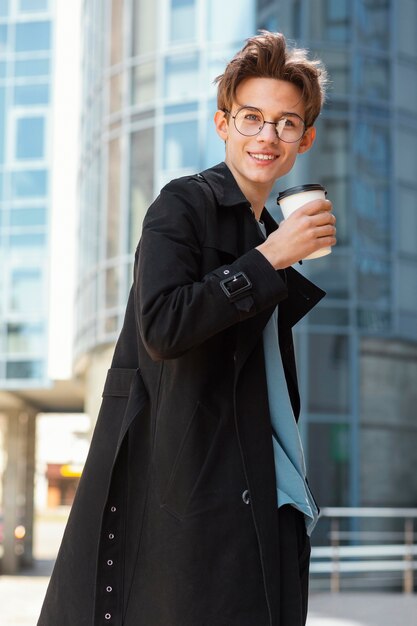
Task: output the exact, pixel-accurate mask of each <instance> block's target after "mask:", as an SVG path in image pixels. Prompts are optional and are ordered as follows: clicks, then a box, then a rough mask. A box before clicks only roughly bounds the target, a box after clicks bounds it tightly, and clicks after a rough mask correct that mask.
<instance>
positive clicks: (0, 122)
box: [0, 87, 7, 163]
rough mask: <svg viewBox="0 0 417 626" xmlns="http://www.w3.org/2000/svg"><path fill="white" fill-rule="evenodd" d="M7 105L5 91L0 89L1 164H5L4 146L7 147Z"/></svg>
mask: <svg viewBox="0 0 417 626" xmlns="http://www.w3.org/2000/svg"><path fill="white" fill-rule="evenodd" d="M6 110H7V109H6V104H5V89H4V88H3V87H0V163H3V162H4V146H5V132H4V122H5V118H6V115H5V113H6Z"/></svg>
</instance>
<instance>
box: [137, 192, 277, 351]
mask: <svg viewBox="0 0 417 626" xmlns="http://www.w3.org/2000/svg"><path fill="white" fill-rule="evenodd" d="M183 184H184V183H182V185H183ZM205 204H207V203H206V201H205V198H204V194H203V192H202V191H200V190H199V189H198V188H197V189H196V185H194V186H193V188H192V189H190V190H188V189H187V193H184V188H183V187H182V186H181V184H180V182H179V181H176V182H173V183H170V184H169V185H167V186H166V187H165V188H164V189H163V190H162V191H161V194H160V196H159V197H158V198H157V200H156V201H155V202H154V203H153V204H152V206H151V207H150V208H149V210H148V213H147V215H146V217H145V220H144V223H143V230H142V237H141V240H140V242H139V245H138V248H137V251H136V261H135V278H134V290H135V305H136V306H135V309H136V322H137V324H138V328H139V333H140V336H141V339H142V341H143V342H144V345H145V348H146V350H147V351H148V353H149V355H150V356H151V358H152V359H154V360H162V359H172V358H176V357H179V356H181V355H182V354H184V353H185V352H187V351H188V350H190V349H192V348H194V347H196V346H198V345H200V344H201V343H203V342H204V341H205V340H206V339H209V338H210V337H212V336H213V335H215V334H216V333H219V332H221V331H222V330H224V329H226V328H228V327H229V326H231V325H233V324H236V323H238V322H240V321H242V320H244V319H247V318H249V317H252V316H254V315H256V314H257V313H259V312H260V311H262V310H263V309H265V308H266V307H269V306H272V305H276V304H277V303H278V302H279V301H280V300H282V299H284V298H286V297H287V288H286V285H285V282H284V281H283V279H282V278H281V277H280V275H279V273H278V272H277V271H275V269H274V268H273V267H272V265H271V264H270V263H269V262H268V261H267V260H266V259H265V257H264V256H263V255H262V254H261V253H260V252H259V251H258V250H256V249H253V250H250V251H248V252H247V253H246V254H243V255H242V256H240V257H239V258H238V259H236V261H234V262H233V263H230V264H228V265H222V266H220V267H218V268H216V269H214V270H213V271H211V272H209V273H207V274H205V275H204V276H201V270H200V267H201V259H202V253H203V241H204V232H205V221H206V220H205V216H206V208H205Z"/></svg>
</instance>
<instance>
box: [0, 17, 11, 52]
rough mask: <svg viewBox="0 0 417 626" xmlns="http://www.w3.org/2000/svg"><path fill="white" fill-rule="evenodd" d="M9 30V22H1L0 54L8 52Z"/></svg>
mask: <svg viewBox="0 0 417 626" xmlns="http://www.w3.org/2000/svg"><path fill="white" fill-rule="evenodd" d="M8 31H9V28H8V26H7V24H0V54H2V53H5V52H7V38H8Z"/></svg>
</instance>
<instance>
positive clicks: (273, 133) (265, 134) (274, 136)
mask: <svg viewBox="0 0 417 626" xmlns="http://www.w3.org/2000/svg"><path fill="white" fill-rule="evenodd" d="M256 138H257V140H258V141H270V142H271V143H277V142H278V141H279V137H278V133H277V130H276V127H275V124H270V123H269V122H265V123H264V125H263V128H262V130H261V131H260V132H259V133H258V135H257V137H256Z"/></svg>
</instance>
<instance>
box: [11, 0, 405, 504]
mask: <svg viewBox="0 0 417 626" xmlns="http://www.w3.org/2000/svg"><path fill="white" fill-rule="evenodd" d="M313 5H314V6H313ZM160 16H163V19H159V17H160ZM84 28H85V32H84V41H85V43H86V46H85V49H86V50H87V51H88V53H87V54H86V55H85V58H84V103H83V120H82V141H83V148H82V161H81V170H80V174H81V176H80V180H81V195H80V198H81V219H80V240H81V248H80V255H79V256H80V264H79V277H78V294H77V303H78V310H77V315H78V322H77V337H76V352H77V354H78V356H82V355H83V354H85V353H88V352H89V351H90V350H93V349H94V348H96V347H99V346H101V345H103V344H111V343H112V342H113V341H114V340H115V339H116V337H117V334H118V332H119V329H120V327H121V323H122V318H123V314H124V311H125V305H126V300H127V293H128V289H129V287H130V284H131V276H132V267H131V265H132V258H133V252H134V250H135V246H136V244H137V241H138V239H139V236H140V227H141V222H142V218H143V216H144V213H145V211H146V209H147V207H148V206H149V204H150V203H151V202H152V200H153V198H154V197H155V196H156V195H157V194H158V192H159V190H160V188H161V186H162V185H163V184H164V183H165V182H166V181H167V180H170V179H171V178H173V177H176V176H181V175H185V174H188V173H191V172H195V171H199V170H201V169H204V168H205V167H209V166H210V165H213V164H214V163H216V162H218V161H220V160H222V158H223V157H224V149H223V146H222V144H221V142H220V141H219V140H218V138H217V137H216V135H215V132H214V129H213V123H212V116H213V113H214V111H215V109H216V101H215V88H214V86H213V85H212V81H213V79H214V78H215V77H216V76H217V75H218V74H219V73H221V72H222V71H223V69H224V65H225V62H226V61H227V60H228V59H230V57H231V56H232V54H233V53H234V51H235V50H236V49H238V48H239V47H240V46H241V44H242V41H243V40H244V39H245V38H246V37H248V36H251V35H253V34H254V33H256V31H257V30H258V29H259V28H267V29H269V30H280V31H282V32H284V33H285V34H286V36H287V37H288V38H289V39H294V40H296V42H297V44H298V45H299V46H301V47H303V46H305V47H307V48H309V49H310V50H311V51H312V53H313V55H317V56H318V57H319V58H322V59H323V60H324V62H325V63H326V65H327V67H328V70H329V74H330V79H331V85H330V89H329V96H328V101H327V103H326V105H325V108H324V111H323V113H322V115H321V116H320V118H319V120H318V122H317V140H316V143H315V146H314V147H313V150H312V151H311V153H307V154H305V155H302V156H301V157H300V158H299V160H298V161H297V164H296V166H295V168H294V170H293V172H291V173H290V174H289V175H288V176H287V177H285V179H283V180H281V181H279V184H278V185H277V188H276V190H274V194H273V195H272V196H271V199H270V202H269V203H268V206H269V207H270V208H271V210H272V211H273V212H274V213H275V215H276V216H277V217H278V218H279V219H280V213H279V211H278V209H277V207H276V202H275V198H276V195H277V193H278V191H279V190H282V189H283V188H285V187H289V186H292V185H296V184H299V183H305V182H321V183H322V184H324V185H325V186H326V188H327V190H328V195H329V198H331V199H332V201H333V204H334V208H335V213H336V216H337V220H338V245H337V247H336V248H335V249H334V250H333V252H332V254H331V255H330V256H328V257H323V258H321V259H318V260H315V261H311V262H308V263H305V264H304V265H303V266H302V270H301V271H303V272H304V273H305V274H306V275H307V276H308V277H310V278H311V280H313V281H314V282H316V283H317V284H318V285H320V286H321V287H323V288H324V289H325V290H326V291H327V297H326V299H325V300H324V301H323V302H322V303H320V305H319V306H318V307H317V308H316V309H315V310H314V311H313V312H312V314H311V315H309V316H308V318H307V319H306V320H303V321H302V322H301V323H300V324H299V325H297V328H296V344H297V345H296V348H297V352H298V362H299V376H300V387H301V394H302V398H303V399H304V404H303V419H302V436H303V438H304V440H305V445H306V454H307V460H308V464H309V472H310V477H311V483H312V486H313V490H314V491H315V493H316V495H317V498H318V500H319V502H320V503H321V504H322V505H323V506H325V505H331V504H334V505H336V504H338V505H342V504H343V505H352V506H353V505H360V504H366V503H371V504H388V503H389V500H390V498H391V496H392V494H393V493H394V492H396V490H401V485H400V484H396V483H392V484H391V483H390V481H386V485H390V486H389V489H391V491H389V490H388V491H387V492H386V493H387V494H388V495H387V496H386V498H385V499H382V498H380V499H379V500H378V497H379V496H378V494H380V493H382V491H383V489H382V488H381V489H379V487H378V486H375V483H371V482H369V481H368V482H367V479H366V476H369V472H368V469H367V468H369V467H370V465H371V463H372V444H371V445H370V447H369V448H366V447H365V442H368V440H369V441H370V440H371V438H372V435H375V436H376V437H378V436H380V438H381V440H383V441H388V440H389V437H387V436H386V435H387V431H386V430H384V428H385V426H384V427H383V426H381V425H380V426H377V423H378V420H377V419H376V418H375V412H380V413H381V414H383V413H384V410H386V406H388V404H387V402H384V405H381V404H379V405H378V403H377V401H378V394H377V393H376V392H375V387H374V384H375V385H376V383H377V381H378V379H379V376H380V375H382V374H381V372H382V369H383V368H384V367H385V366H386V367H387V368H388V370H389V372H390V375H391V378H392V380H393V381H394V382H393V389H394V390H396V391H395V392H393V394H392V397H394V396H395V397H400V395H395V394H396V392H397V391H398V390H399V389H400V387H401V385H403V384H404V381H406V380H408V378H407V376H409V375H408V374H407V371H408V370H407V363H410V361H411V358H412V357H410V352H409V348H410V346H416V343H417V291H416V288H415V283H416V280H415V277H416V276H417V211H416V208H415V207H416V205H417V203H416V198H417V178H416V171H417V148H416V146H417V141H416V140H417V69H416V68H417V43H416V42H417V0H404V2H401V3H399V2H394V0H379V1H378V2H376V1H375V0H354V1H353V2H350V1H348V0H317V2H314V3H311V2H308V0H280V1H278V0H258V1H257V2H255V0H253V1H252V0H242V2H240V3H239V10H238V11H237V10H236V6H235V5H234V4H233V3H229V4H227V3H224V2H220V0H212V1H211V2H203V1H202V0H160V1H159V2H152V3H151V2H147V1H146V0H129V1H128V0H125V1H124V2H122V1H121V0H120V1H118V0H113V1H111V0H106V1H101V0H100V1H99V0H90V1H87V2H85V19H84ZM36 37H37V35H36V33H35V32H34V34H33V41H34V42H36V41H37V38H36ZM0 42H4V43H0V45H3V46H7V45H8V43H7V42H8V38H7V33H3V32H2V31H1V32H0ZM37 68H38V69H37ZM19 71H22V72H26V73H30V72H34V73H35V72H36V71H39V72H40V71H42V67H38V66H34V67H32V66H23V65H22V66H20V70H19ZM14 97H16V96H14ZM20 97H23V95H21V96H20ZM28 97H29V96H28ZM32 97H35V95H32ZM38 97H40V96H39V95H38ZM1 102H3V100H2V93H0V103H1ZM0 106H4V105H1V104H0ZM0 120H1V117H0ZM24 123H25V124H29V125H30V124H32V125H33V128H34V129H35V130H34V132H33V137H32V143H31V145H30V146H25V147H24V148H20V147H19V145H18V144H16V145H15V148H14V149H15V151H17V152H19V150H22V149H24V150H25V151H27V152H28V153H29V154H33V155H39V154H41V153H42V150H43V149H44V145H43V143H42V141H43V140H42V137H43V135H42V133H43V130H42V123H41V122H40V121H39V119H38V118H37V116H36V115H34V114H33V113H32V115H31V116H30V119H29V120H26V121H25V122H24ZM16 124H17V127H16V128H17V130H16V131H15V134H16V136H17V137H18V136H19V132H20V131H19V128H20V126H19V124H20V121H19V122H18V121H16ZM1 132H3V131H2V128H0V133H1ZM33 158H35V157H33ZM25 169H27V168H25ZM39 169H41V168H39ZM37 173H38V176H40V172H37ZM44 184H47V181H44ZM3 185H4V181H3ZM8 185H9V187H8V188H9V189H10V188H14V189H15V190H16V192H17V191H18V192H19V193H20V194H22V195H23V197H25V196H24V194H25V193H26V191H25V190H26V189H28V188H34V189H36V188H41V187H42V180H40V179H33V175H32V178H31V177H30V176H29V175H27V176H26V177H24V178H23V180H15V181H14V183H13V185H12V181H11V180H9V182H8ZM32 198H33V196H32ZM32 205H33V202H32ZM40 205H41V203H40V202H39V209H40V210H41V206H40ZM39 215H41V214H39ZM22 216H23V214H22ZM33 219H35V217H34V218H33ZM0 288H1V287H0ZM22 341H23V339H22ZM375 355H379V356H375ZM413 358H414V357H413ZM395 359H398V363H399V365H398V366H397V365H396V363H397V362H396V361H395ZM384 371H385V370H384ZM385 375H387V374H384V376H385ZM401 381H402V382H401ZM382 397H383V396H382V395H381V398H382ZM407 398H408V400H407V401H406V400H405V399H404V394H403V402H402V403H400V404H401V406H400V407H399V408H397V406H396V405H393V410H392V411H391V413H392V420H393V424H397V425H398V424H400V425H401V422H402V420H403V416H404V415H405V414H406V413H407V410H408V409H407V410H406V409H404V406H405V404H404V403H406V402H409V396H407ZM407 406H408V405H407ZM376 407H377V408H376ZM414 407H415V403H414ZM404 419H405V418H404ZM371 423H372V427H371V426H370V425H369V424H371ZM407 428H408V429H409V428H410V426H409V424H408V425H407ZM378 429H379V430H378ZM404 429H405V426H404ZM408 432H409V431H406V430H403V431H401V433H403V434H399V435H398V436H399V437H401V436H404V437H407V436H408V435H407V433H408ZM413 435H415V436H417V431H416V430H413ZM405 443H406V442H405ZM405 443H404V446H403V447H404V449H406V447H407V446H406V445H405ZM386 445H387V448H386V450H385V453H386V455H387V458H389V456H390V455H391V454H392V453H393V450H392V449H391V448H390V447H389V445H388V444H386ZM381 480H382V479H381ZM372 485H373V486H372ZM387 489H388V487H387ZM413 489H414V491H413V493H414V494H415V497H417V484H415V485H414V486H413ZM402 503H403V505H405V506H406V505H411V502H410V501H408V500H407V496H406V495H404V498H403V501H402Z"/></svg>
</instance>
